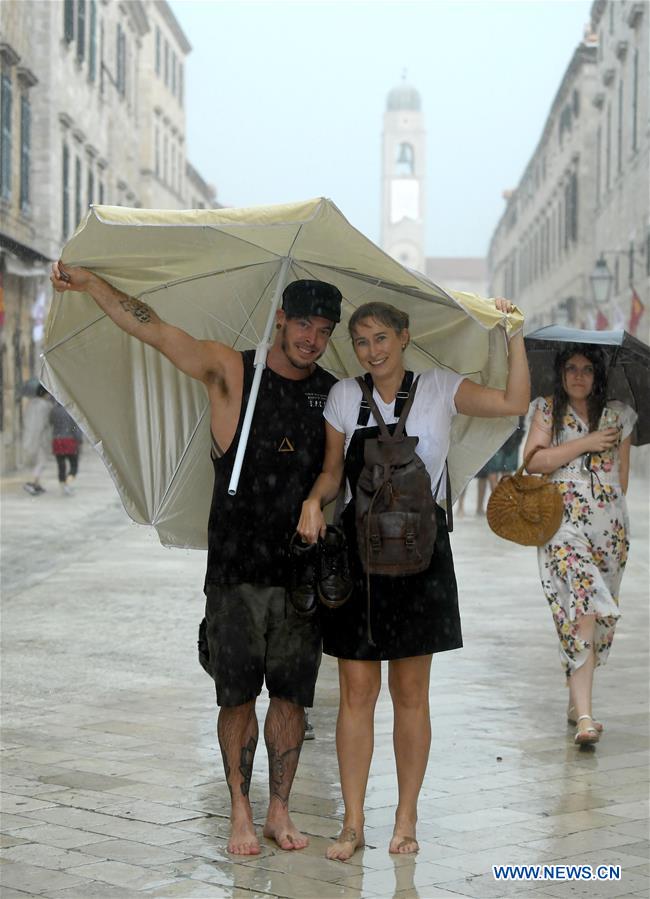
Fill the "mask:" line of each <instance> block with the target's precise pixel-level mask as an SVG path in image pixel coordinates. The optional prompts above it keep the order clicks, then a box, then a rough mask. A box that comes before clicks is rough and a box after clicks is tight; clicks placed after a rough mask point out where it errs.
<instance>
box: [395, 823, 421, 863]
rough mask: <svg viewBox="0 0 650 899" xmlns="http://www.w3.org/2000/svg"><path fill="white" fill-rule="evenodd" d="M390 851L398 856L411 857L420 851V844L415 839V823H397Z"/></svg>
mask: <svg viewBox="0 0 650 899" xmlns="http://www.w3.org/2000/svg"><path fill="white" fill-rule="evenodd" d="M388 851H389V852H392V853H394V854H396V855H411V854H412V853H414V852H419V851H420V846H419V843H418V841H417V840H416V839H415V821H413V822H412V823H409V822H407V821H403V822H400V823H398V822H397V821H396V822H395V827H394V829H393V836H392V837H391V841H390V843H389V846H388Z"/></svg>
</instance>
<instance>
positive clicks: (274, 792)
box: [268, 744, 302, 806]
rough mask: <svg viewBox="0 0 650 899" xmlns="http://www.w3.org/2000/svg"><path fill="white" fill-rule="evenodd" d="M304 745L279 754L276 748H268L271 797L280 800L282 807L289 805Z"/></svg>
mask: <svg viewBox="0 0 650 899" xmlns="http://www.w3.org/2000/svg"><path fill="white" fill-rule="evenodd" d="M301 746H302V744H300V745H298V746H294V747H293V748H292V749H287V750H286V752H282V753H280V752H278V750H277V749H276V748H275V747H274V746H269V747H268V752H269V787H270V790H271V796H272V797H273V796H275V797H276V799H279V800H280V802H281V803H282V805H284V806H287V805H288V804H289V793H290V791H291V784H292V783H293V776H294V774H295V773H296V768H297V767H298V758H299V756H300V748H301Z"/></svg>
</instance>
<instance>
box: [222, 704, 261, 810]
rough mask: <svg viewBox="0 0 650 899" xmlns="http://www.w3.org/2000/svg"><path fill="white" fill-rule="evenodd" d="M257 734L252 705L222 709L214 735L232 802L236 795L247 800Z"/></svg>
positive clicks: (255, 718)
mask: <svg viewBox="0 0 650 899" xmlns="http://www.w3.org/2000/svg"><path fill="white" fill-rule="evenodd" d="M257 735H258V727H257V716H256V714H255V703H254V702H250V703H246V704H245V705H241V706H235V707H234V708H227V707H222V709H221V711H220V712H219V720H218V722H217V736H218V737H219V747H220V749H221V757H222V759H223V770H224V773H225V775H226V783H227V784H228V790H229V791H230V798H231V800H233V799H236V797H237V796H241V797H243V798H244V799H246V800H247V799H248V793H249V790H250V784H251V778H252V776H253V759H254V757H255V749H256V747H257Z"/></svg>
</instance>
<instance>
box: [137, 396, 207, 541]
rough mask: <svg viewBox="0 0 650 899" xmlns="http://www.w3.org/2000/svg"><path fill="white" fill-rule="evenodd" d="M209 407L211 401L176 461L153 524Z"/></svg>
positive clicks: (153, 522)
mask: <svg viewBox="0 0 650 899" xmlns="http://www.w3.org/2000/svg"><path fill="white" fill-rule="evenodd" d="M209 408H210V403H209V402H208V403H206V404H205V406H204V407H203V410H202V412H201V414H200V415H199V418H198V421H197V423H196V426H195V428H194V430H193V431H192V433H191V434H190V438H189V440H188V441H187V443H186V444H185V449H184V450H183V452H182V454H181V457H180V459H179V460H178V462H177V463H176V467H175V468H174V471H173V473H172V476H171V478H170V479H169V483H168V484H167V487H166V489H165V492H164V493H163V495H162V496H161V498H160V502H159V503H158V508H157V509H156V510H155V511H154V517H153V521H152V522H151V524H152V525H154V526H155V525H156V523H157V521H158V515H159V513H160V510H161V509H162V507H163V506H164V504H165V500H166V499H167V494H168V493H169V491H170V490H171V488H172V484H173V483H174V481H175V480H176V475H177V474H178V470H179V468H180V467H181V465H182V464H183V459H184V458H185V456H186V455H187V452H188V450H189V448H190V446H191V445H192V441H193V440H194V438H195V436H196V432H197V431H198V429H199V427H200V425H201V422H202V421H203V418H204V416H205V413H206V411H207V410H208V409H209Z"/></svg>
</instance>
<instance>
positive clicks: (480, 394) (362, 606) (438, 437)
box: [297, 299, 530, 861]
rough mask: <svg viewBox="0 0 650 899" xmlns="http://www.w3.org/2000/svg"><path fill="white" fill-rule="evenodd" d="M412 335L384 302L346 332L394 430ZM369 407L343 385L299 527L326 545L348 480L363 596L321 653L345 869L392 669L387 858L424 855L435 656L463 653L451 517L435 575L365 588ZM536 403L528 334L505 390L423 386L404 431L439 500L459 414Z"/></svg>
mask: <svg viewBox="0 0 650 899" xmlns="http://www.w3.org/2000/svg"><path fill="white" fill-rule="evenodd" d="M496 308H497V309H498V310H499V312H501V313H503V315H504V316H505V315H507V314H508V313H509V312H511V311H512V308H513V307H512V305H511V303H510V302H509V301H508V300H504V299H497V300H496ZM408 327H409V317H408V315H407V314H406V313H405V312H402V311H401V310H399V309H396V308H395V307H394V306H390V305H388V304H387V303H379V302H374V303H366V304H365V305H363V306H359V308H358V309H356V310H355V312H354V313H353V315H352V316H351V318H350V321H349V324H348V328H349V331H350V337H351V338H352V345H353V348H354V351H355V354H356V357H357V360H358V361H359V364H360V365H361V366H362V368H364V369H365V370H366V372H368V373H369V374H370V375H371V379H372V388H373V399H374V401H375V403H376V407H377V409H378V412H379V414H380V415H381V417H382V418H383V419H384V421H385V422H386V425H387V426H388V427H389V428H390V426H391V425H393V424H395V423H396V422H397V420H398V419H399V414H397V415H396V413H395V404H396V399H397V395H398V393H399V392H404V391H405V392H406V393H408V391H409V390H410V387H407V386H406V385H407V384H408V383H410V381H411V380H412V378H413V376H412V373H409V374H408V376H407V372H406V371H405V368H404V359H403V354H404V350H405V349H406V347H407V345H408V342H409V330H408ZM368 386H369V387H370V385H368ZM362 397H363V394H362V390H361V387H360V386H359V384H358V383H357V382H356V380H355V379H354V378H347V379H345V380H342V381H339V382H338V383H337V384H335V385H334V387H333V388H332V390H331V391H330V394H329V397H328V400H327V403H326V405H325V411H324V415H325V421H326V450H325V459H324V462H323V471H322V473H321V474H320V476H319V478H318V480H317V481H316V483H315V484H314V487H313V489H312V491H311V493H310V494H309V496H308V498H307V499H306V500H305V502H304V503H303V505H302V513H301V516H300V521H299V522H298V526H297V531H298V533H299V534H300V536H301V537H302V538H303V540H305V541H307V542H309V543H315V542H316V541H317V539H318V537H319V536H324V535H325V533H326V524H325V519H324V517H323V513H322V509H323V507H324V506H325V505H326V504H327V503H328V502H330V501H331V500H333V499H334V498H335V497H336V496H337V495H338V492H339V488H340V486H341V482H342V480H343V477H344V476H345V477H346V479H347V481H348V485H349V491H348V496H349V497H350V499H349V502H348V504H347V505H346V508H345V510H344V512H343V517H342V522H343V527H344V530H345V531H346V536H347V540H348V545H349V546H350V548H351V560H350V561H351V567H352V571H353V575H354V579H355V584H354V590H353V593H352V596H351V597H350V598H349V599H348V600H347V601H346V602H345V604H343V605H341V606H340V608H335V609H325V610H321V611H322V612H323V614H322V624H323V649H324V651H325V652H326V653H327V654H328V655H332V656H335V657H336V658H338V666H339V683H340V705H339V714H338V719H337V724H336V747H337V753H338V761H339V769H340V774H341V789H342V792H343V801H344V804H345V816H344V820H343V827H342V829H341V832H340V834H339V836H338V837H337V839H336V840H335V841H334V843H333V844H332V845H331V846H330V847H329V848H328V850H327V857H328V858H331V859H338V860H340V861H345V860H346V859H349V858H350V857H351V856H352V855H353V854H354V852H355V851H356V850H357V849H358V848H360V847H361V846H363V845H364V805H365V795H366V787H367V783H368V775H369V772H370V763H371V761H372V755H373V749H374V715H375V706H376V703H377V699H378V697H379V691H380V689H381V678H382V673H381V663H382V660H388V684H389V688H390V693H391V699H392V702H393V710H394V726H393V746H394V751H395V763H396V768H397V783H398V792H399V799H398V805H397V809H396V812H395V825H394V830H393V835H392V837H391V839H390V843H389V852H393V853H398V854H408V853H414V852H417V851H418V849H419V846H418V841H417V838H416V823H417V806H418V797H419V794H420V789H421V787H422V781H423V779H424V774H425V771H426V767H427V762H428V759H429V747H430V743H431V719H430V712H429V680H430V671H431V661H432V658H433V653H435V652H445V651H447V650H451V649H458V648H460V647H461V646H462V636H461V626H460V615H459V611H458V596H457V589H456V577H455V573H454V563H453V558H452V553H451V546H450V543H449V536H448V532H447V521H446V516H445V512H444V511H443V509H442V508H440V507H439V506H437V507H436V519H437V536H436V542H435V548H434V551H433V556H432V558H431V562H430V563H429V566H428V568H426V570H424V571H422V572H420V573H417V574H411V575H402V576H397V577H390V576H387V575H377V574H370V575H369V581H368V585H367V584H366V577H365V575H364V573H363V570H362V562H361V558H360V555H359V549H358V544H357V538H356V524H355V499H354V496H355V491H356V488H357V482H358V480H359V476H360V474H361V471H362V469H363V465H364V451H365V448H366V441H367V440H368V439H373V438H376V436H377V433H378V430H379V428H378V426H377V422H376V420H375V417H374V415H372V414H370V415H369V416H368V418H367V419H366V418H365V416H363V415H361V409H360V405H361V401H362ZM529 401H530V380H529V374H528V364H527V361H526V353H525V350H524V341H523V336H522V333H521V331H520V332H518V333H517V334H515V335H514V336H513V337H512V338H511V339H510V344H509V353H508V380H507V384H506V387H505V390H497V389H493V388H490V387H484V386H481V385H479V384H475V383H474V382H472V381H470V380H469V379H468V378H465V377H463V375H459V374H456V372H453V371H449V370H445V369H442V368H431V369H429V370H427V371H425V372H424V373H423V374H421V375H419V380H418V390H417V394H416V396H415V399H414V401H413V405H412V407H411V409H410V411H409V414H408V418H407V421H406V428H407V430H408V434H409V436H411V437H413V436H417V437H418V439H419V442H418V454H419V456H420V458H421V459H422V462H423V463H424V465H425V466H426V468H427V471H428V472H429V475H430V479H431V492H432V494H433V496H434V499H438V498H439V499H441V500H444V498H445V496H446V491H445V489H444V486H443V485H444V483H445V477H444V473H445V468H446V460H447V454H448V452H449V445H450V432H451V423H452V420H453V418H454V416H455V415H456V414H457V413H459V412H460V413H461V414H464V415H471V416H481V417H495V418H496V417H499V416H503V415H520V414H523V412H524V411H525V410H527V409H528V404H529ZM436 485H439V486H440V492H438V489H437V486H436ZM434 491H436V492H435V493H434ZM368 590H369V591H370V595H369V594H368V592H367V591H368ZM371 619H372V638H371V635H370V623H371Z"/></svg>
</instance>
